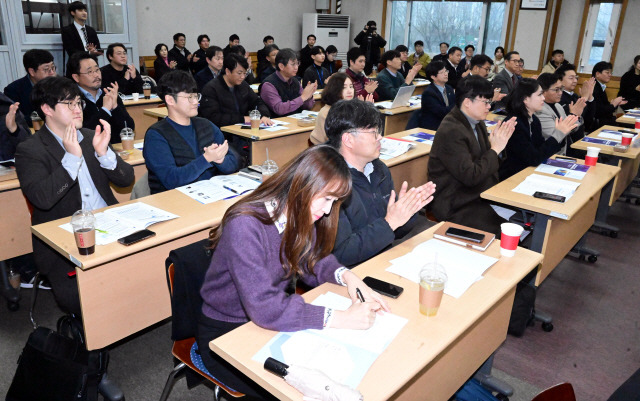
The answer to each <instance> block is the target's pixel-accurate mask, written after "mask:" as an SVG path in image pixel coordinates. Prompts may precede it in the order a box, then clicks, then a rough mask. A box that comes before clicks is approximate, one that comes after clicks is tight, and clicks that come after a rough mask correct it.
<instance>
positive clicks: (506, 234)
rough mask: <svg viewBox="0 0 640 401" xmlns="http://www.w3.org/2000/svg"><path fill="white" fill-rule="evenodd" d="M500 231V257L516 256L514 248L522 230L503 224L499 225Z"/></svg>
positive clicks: (516, 226) (514, 225) (511, 224)
mask: <svg viewBox="0 0 640 401" xmlns="http://www.w3.org/2000/svg"><path fill="white" fill-rule="evenodd" d="M500 230H501V231H502V235H501V236H500V255H502V256H506V257H511V256H513V255H515V254H516V248H517V247H518V243H519V242H520V235H521V234H522V231H523V230H524V228H522V226H519V225H517V224H513V223H503V224H501V225H500Z"/></svg>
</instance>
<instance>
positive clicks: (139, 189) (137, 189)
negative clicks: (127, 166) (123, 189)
mask: <svg viewBox="0 0 640 401" xmlns="http://www.w3.org/2000/svg"><path fill="white" fill-rule="evenodd" d="M149 195H151V188H149V173H148V172H146V173H144V175H143V176H142V177H140V179H139V180H138V181H136V183H135V184H133V189H132V190H131V200H134V199H138V198H143V197H145V196H149Z"/></svg>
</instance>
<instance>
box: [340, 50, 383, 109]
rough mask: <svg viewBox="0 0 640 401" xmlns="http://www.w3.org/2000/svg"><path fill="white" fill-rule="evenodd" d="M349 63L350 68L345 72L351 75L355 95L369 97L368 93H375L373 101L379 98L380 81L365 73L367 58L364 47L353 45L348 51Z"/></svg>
mask: <svg viewBox="0 0 640 401" xmlns="http://www.w3.org/2000/svg"><path fill="white" fill-rule="evenodd" d="M347 63H348V64H349V68H347V69H346V70H345V74H347V76H349V79H351V82H352V83H353V90H354V97H356V98H357V97H358V96H362V98H363V99H366V98H367V95H369V94H373V101H374V102H375V101H377V100H378V93H377V92H376V89H378V81H371V80H369V78H367V76H366V75H365V74H364V69H365V66H366V58H365V56H364V53H363V52H362V49H360V48H358V47H352V48H351V49H349V51H348V52H347Z"/></svg>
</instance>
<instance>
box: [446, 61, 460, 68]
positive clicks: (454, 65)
mask: <svg viewBox="0 0 640 401" xmlns="http://www.w3.org/2000/svg"><path fill="white" fill-rule="evenodd" d="M447 61H448V62H449V64H451V65H452V66H453V68H458V66H457V65H456V64H453V63H452V62H451V60H447Z"/></svg>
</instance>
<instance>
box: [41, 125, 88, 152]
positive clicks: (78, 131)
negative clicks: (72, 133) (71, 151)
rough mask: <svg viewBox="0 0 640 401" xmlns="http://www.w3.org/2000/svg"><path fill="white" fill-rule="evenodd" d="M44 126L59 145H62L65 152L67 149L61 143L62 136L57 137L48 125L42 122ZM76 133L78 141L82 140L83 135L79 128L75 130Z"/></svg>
mask: <svg viewBox="0 0 640 401" xmlns="http://www.w3.org/2000/svg"><path fill="white" fill-rule="evenodd" d="M44 126H45V127H47V130H49V133H50V134H51V135H52V136H53V137H54V138H56V141H58V143H59V144H60V146H61V147H62V149H63V150H64V151H65V152H66V151H67V150H66V149H65V148H64V145H63V144H62V138H61V137H59V136H58V135H56V134H54V133H53V131H52V130H51V128H49V126H48V125H47V124H46V123H45V124H44ZM76 134H77V135H78V143H80V142H82V140H83V139H84V136H83V135H82V132H80V130H79V129H77V130H76Z"/></svg>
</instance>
